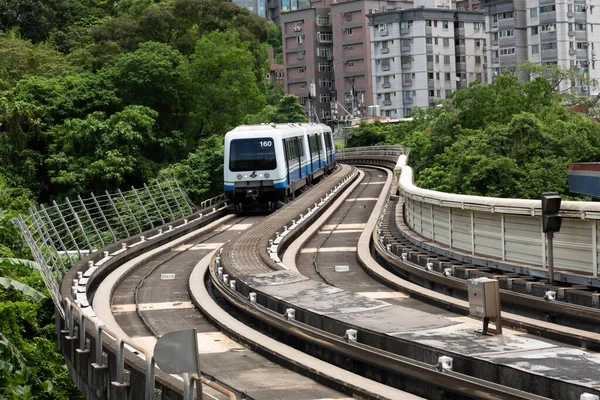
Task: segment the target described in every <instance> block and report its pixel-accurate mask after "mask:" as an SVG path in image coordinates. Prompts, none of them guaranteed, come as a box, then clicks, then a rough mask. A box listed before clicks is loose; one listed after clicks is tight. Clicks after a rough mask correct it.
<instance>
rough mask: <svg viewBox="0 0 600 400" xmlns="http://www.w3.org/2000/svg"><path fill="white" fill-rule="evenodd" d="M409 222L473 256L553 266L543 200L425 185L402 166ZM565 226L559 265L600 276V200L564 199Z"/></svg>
mask: <svg viewBox="0 0 600 400" xmlns="http://www.w3.org/2000/svg"><path fill="white" fill-rule="evenodd" d="M401 167H402V168H401V171H402V172H401V175H400V182H399V192H400V195H402V196H403V197H404V199H405V206H404V221H405V223H406V225H407V226H409V227H410V229H412V230H413V231H414V232H415V233H417V234H418V235H420V236H421V237H422V238H424V239H426V240H429V241H431V242H434V243H435V244H436V245H441V246H444V247H447V248H449V249H452V250H455V251H459V252H463V253H466V254H471V255H478V256H484V257H491V258H494V259H497V260H502V261H506V262H514V263H522V264H528V265H533V266H538V267H541V268H546V265H547V248H546V239H545V235H544V233H543V232H542V221H541V214H542V212H541V201H540V200H524V199H504V198H491V197H483V196H466V195H457V194H451V193H444V192H437V191H433V190H426V189H422V188H419V187H417V186H415V185H414V184H413V171H412V169H411V168H410V167H408V166H401ZM561 215H563V217H565V218H564V219H563V223H562V228H561V231H560V232H559V233H556V234H555V236H554V264H555V266H556V268H560V269H563V270H569V271H574V272H578V273H582V274H585V275H590V276H594V277H596V276H597V275H598V247H599V243H598V235H597V232H598V220H599V219H600V203H592V202H581V201H563V202H562V205H561Z"/></svg>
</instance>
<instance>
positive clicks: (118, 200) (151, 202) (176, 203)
mask: <svg viewBox="0 0 600 400" xmlns="http://www.w3.org/2000/svg"><path fill="white" fill-rule="evenodd" d="M222 200H223V199H222V195H221V196H217V197H216V198H213V199H209V200H205V201H203V202H202V203H201V204H202V205H201V209H202V208H206V207H208V206H212V205H213V204H216V203H217V202H218V201H222ZM197 210H198V207H197V206H196V205H194V204H193V203H192V202H191V201H190V200H189V199H188V197H187V195H186V194H185V192H184V191H183V190H182V189H181V187H180V186H179V184H178V183H177V181H165V182H158V181H155V182H154V183H153V184H151V185H146V184H144V186H143V187H142V188H139V189H134V188H133V187H132V189H131V190H129V191H125V192H123V191H121V190H117V191H116V192H113V193H109V192H108V191H106V192H104V193H103V194H100V195H96V194H94V193H91V194H90V195H89V197H86V198H82V197H81V196H77V198H76V199H69V198H66V199H65V200H64V201H62V202H60V203H57V202H56V201H53V202H52V203H51V204H48V205H43V204H42V205H40V206H39V207H35V206H34V207H32V208H30V209H29V213H28V215H25V216H23V215H19V216H18V217H17V218H16V219H14V223H15V224H16V225H17V226H18V228H19V230H20V232H21V235H22V236H23V238H24V239H25V242H26V243H27V245H28V246H29V248H30V249H31V253H32V255H33V258H34V259H35V261H36V262H37V263H38V264H39V265H40V269H41V273H42V277H43V279H44V282H45V284H46V286H47V287H48V290H49V291H50V294H51V296H52V299H53V301H54V302H55V304H56V306H57V308H58V309H59V310H62V306H61V296H60V291H59V288H58V282H59V281H60V280H61V279H62V278H63V276H64V274H65V273H66V272H67V271H68V270H69V268H70V267H71V266H72V265H73V264H74V263H76V262H78V261H80V260H81V259H82V258H84V257H86V256H88V255H90V254H92V253H93V252H95V251H97V250H99V249H101V248H103V247H105V246H107V245H109V244H112V243H115V242H118V241H119V240H122V239H126V238H128V237H130V236H133V235H135V234H139V233H142V232H144V231H146V230H148V229H151V228H154V227H156V226H160V225H164V224H165V223H167V222H169V221H174V220H177V219H180V218H184V217H186V216H187V215H190V214H192V213H194V212H195V211H197Z"/></svg>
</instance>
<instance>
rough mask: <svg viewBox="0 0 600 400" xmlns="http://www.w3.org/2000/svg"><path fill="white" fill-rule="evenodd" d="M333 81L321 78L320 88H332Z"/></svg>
mask: <svg viewBox="0 0 600 400" xmlns="http://www.w3.org/2000/svg"><path fill="white" fill-rule="evenodd" d="M331 84H332V83H331V79H328V78H320V79H319V87H328V88H330V87H331Z"/></svg>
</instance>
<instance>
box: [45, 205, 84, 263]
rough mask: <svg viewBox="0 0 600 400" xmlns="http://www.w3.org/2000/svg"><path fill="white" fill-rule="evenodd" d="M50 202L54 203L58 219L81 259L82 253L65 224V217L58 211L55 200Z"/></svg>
mask: <svg viewBox="0 0 600 400" xmlns="http://www.w3.org/2000/svg"><path fill="white" fill-rule="evenodd" d="M52 204H53V205H54V208H55V209H56V212H57V213H58V216H59V218H60V220H61V221H62V223H63V225H64V226H65V228H66V229H67V233H68V234H69V237H70V238H71V240H72V241H73V245H74V246H75V249H76V250H77V253H78V254H79V259H80V260H81V259H82V258H83V257H82V255H81V250H79V246H78V245H77V241H76V240H75V237H74V236H73V233H71V229H70V228H69V225H68V224H67V221H65V218H64V217H63V215H62V213H61V212H60V208H58V204H56V201H52ZM67 255H68V253H67ZM69 260H71V258H70V257H69Z"/></svg>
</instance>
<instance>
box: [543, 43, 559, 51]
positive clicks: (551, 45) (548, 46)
mask: <svg viewBox="0 0 600 400" xmlns="http://www.w3.org/2000/svg"><path fill="white" fill-rule="evenodd" d="M555 48H556V42H550V43H542V50H551V49H555Z"/></svg>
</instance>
